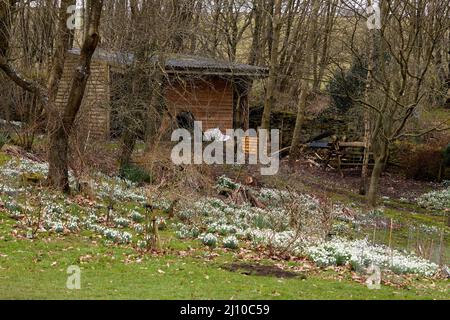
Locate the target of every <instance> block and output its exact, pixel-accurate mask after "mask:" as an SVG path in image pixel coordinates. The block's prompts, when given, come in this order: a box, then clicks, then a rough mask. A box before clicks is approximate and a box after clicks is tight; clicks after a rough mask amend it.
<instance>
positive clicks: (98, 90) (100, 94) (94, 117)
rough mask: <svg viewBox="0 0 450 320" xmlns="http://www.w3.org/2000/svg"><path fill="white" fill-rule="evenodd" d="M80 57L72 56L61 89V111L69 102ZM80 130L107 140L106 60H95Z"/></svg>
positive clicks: (81, 112) (108, 93) (107, 75)
mask: <svg viewBox="0 0 450 320" xmlns="http://www.w3.org/2000/svg"><path fill="white" fill-rule="evenodd" d="M77 61H78V56H75V55H68V57H67V59H66V63H65V65H64V72H63V76H62V78H61V82H60V85H59V88H58V94H57V98H56V106H57V107H58V109H59V110H61V112H62V111H63V110H64V107H65V105H66V104H67V100H68V95H69V91H70V86H71V83H72V77H73V71H74V70H75V67H76V63H77ZM75 126H76V130H74V132H77V133H81V134H82V135H83V136H85V137H89V139H93V140H106V139H108V138H109V131H110V128H109V127H110V85H109V66H108V65H107V64H106V63H102V62H98V61H92V64H91V75H90V77H89V80H88V84H87V88H86V92H85V95H84V98H83V102H82V105H81V109H80V111H79V113H78V116H77V119H76V121H75Z"/></svg>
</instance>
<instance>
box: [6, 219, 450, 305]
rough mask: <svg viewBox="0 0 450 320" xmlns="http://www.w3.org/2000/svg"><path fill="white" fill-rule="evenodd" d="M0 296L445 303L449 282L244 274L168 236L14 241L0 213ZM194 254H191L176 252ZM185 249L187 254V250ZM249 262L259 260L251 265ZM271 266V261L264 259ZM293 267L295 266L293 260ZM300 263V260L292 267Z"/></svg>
mask: <svg viewBox="0 0 450 320" xmlns="http://www.w3.org/2000/svg"><path fill="white" fill-rule="evenodd" d="M0 222H1V223H0V298H1V299H227V300H228V299H237V300H238V299H448V298H449V294H448V291H447V290H448V289H449V287H448V285H449V283H448V282H446V281H431V280H428V281H427V280H421V281H419V280H416V281H414V284H413V285H412V286H410V287H408V288H405V289H397V288H394V287H388V286H383V287H382V289H381V290H369V289H368V288H367V287H366V286H364V285H362V284H360V283H357V282H354V281H352V280H351V279H349V276H345V277H344V279H343V280H341V281H339V280H336V279H333V278H334V275H335V272H334V271H321V272H317V271H315V272H312V273H311V274H308V273H307V274H306V279H303V280H302V278H301V277H299V278H291V279H281V278H277V277H275V276H258V275H244V274H241V273H239V272H231V271H227V270H225V268H224V266H226V265H227V264H229V263H232V262H236V261H239V260H238V259H237V258H236V257H235V254H232V253H228V252H225V251H222V250H217V251H216V252H215V253H217V254H214V255H211V254H210V253H209V252H208V251H206V250H205V249H203V248H201V247H200V246H199V245H196V243H195V242H192V243H190V242H181V241H180V240H177V239H175V237H172V236H171V235H170V233H169V232H166V233H164V235H163V236H164V237H163V240H164V246H165V248H166V249H167V253H166V255H163V256H152V255H150V254H144V255H140V254H138V253H137V252H136V251H135V250H134V249H132V248H126V247H125V248H124V247H109V246H105V245H104V244H103V242H102V240H100V239H98V238H96V237H95V236H92V235H84V236H83V235H78V236H76V235H72V236H66V237H61V236H60V237H56V236H51V235H44V234H42V235H41V238H40V239H38V240H35V241H30V240H26V239H23V240H20V239H16V238H14V237H12V234H11V232H12V231H13V225H14V221H12V220H10V219H8V218H7V217H6V216H5V215H1V214H0ZM189 247H192V249H191V250H190V251H189V254H188V255H187V256H180V255H178V254H177V252H179V251H180V250H186V249H188V248H189ZM185 252H188V251H187V250H186V251H185ZM247 262H248V263H256V262H252V261H247ZM262 263H265V264H273V262H272V261H263V262H262ZM70 265H78V266H80V267H81V270H82V274H81V290H68V289H66V281H67V277H68V275H67V268H68V267H69V266H70ZM291 265H292V263H291ZM294 265H295V263H294Z"/></svg>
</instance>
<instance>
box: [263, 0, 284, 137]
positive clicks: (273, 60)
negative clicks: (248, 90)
mask: <svg viewBox="0 0 450 320" xmlns="http://www.w3.org/2000/svg"><path fill="white" fill-rule="evenodd" d="M274 6H275V7H274V13H273V17H272V25H273V35H272V41H271V48H272V49H271V54H270V73H269V80H268V84H267V93H266V102H265V105H264V113H263V116H262V120H261V129H267V130H268V129H270V118H271V116H272V109H273V106H274V105H275V94H276V93H275V88H276V82H277V71H278V68H277V66H278V45H279V42H280V32H281V21H280V20H281V0H275V1H274Z"/></svg>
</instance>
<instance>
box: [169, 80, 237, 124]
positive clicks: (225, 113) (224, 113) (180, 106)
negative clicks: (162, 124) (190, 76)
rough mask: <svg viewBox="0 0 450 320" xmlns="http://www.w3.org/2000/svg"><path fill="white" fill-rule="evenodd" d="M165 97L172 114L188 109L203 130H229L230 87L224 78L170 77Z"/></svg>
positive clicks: (230, 113)
mask: <svg viewBox="0 0 450 320" xmlns="http://www.w3.org/2000/svg"><path fill="white" fill-rule="evenodd" d="M165 97H166V103H167V107H168V108H169V110H170V111H171V113H172V115H174V116H176V115H177V114H178V113H179V112H183V111H190V112H192V114H193V115H194V117H195V120H196V121H202V122H203V131H207V130H209V129H215V128H220V130H222V131H223V132H225V131H226V130H227V129H233V88H232V85H231V84H230V82H229V81H227V80H226V79H221V78H219V77H214V78H210V79H196V80H186V81H179V80H174V81H171V83H170V84H168V86H167V88H166V91H165Z"/></svg>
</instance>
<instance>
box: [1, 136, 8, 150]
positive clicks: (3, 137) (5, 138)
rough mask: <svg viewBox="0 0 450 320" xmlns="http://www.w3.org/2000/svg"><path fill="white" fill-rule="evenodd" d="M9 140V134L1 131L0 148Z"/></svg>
mask: <svg viewBox="0 0 450 320" xmlns="http://www.w3.org/2000/svg"><path fill="white" fill-rule="evenodd" d="M8 142H9V138H8V135H6V134H5V133H3V132H0V150H1V149H2V148H3V146H4V145H5V144H7V143H8Z"/></svg>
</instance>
